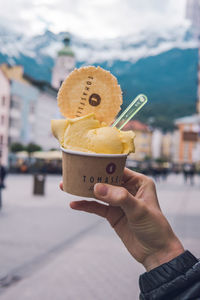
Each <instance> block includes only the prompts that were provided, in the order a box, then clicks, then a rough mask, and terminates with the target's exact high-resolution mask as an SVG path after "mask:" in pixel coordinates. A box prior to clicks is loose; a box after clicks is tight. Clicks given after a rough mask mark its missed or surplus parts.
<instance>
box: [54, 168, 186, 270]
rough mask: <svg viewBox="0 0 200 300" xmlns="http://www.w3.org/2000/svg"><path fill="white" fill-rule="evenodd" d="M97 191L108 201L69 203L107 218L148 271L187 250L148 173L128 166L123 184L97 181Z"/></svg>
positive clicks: (72, 206) (98, 194)
mask: <svg viewBox="0 0 200 300" xmlns="http://www.w3.org/2000/svg"><path fill="white" fill-rule="evenodd" d="M60 187H61V189H62V183H61V184H60ZM94 194H95V197H96V198H97V199H98V200H101V201H102V202H104V203H106V204H102V203H99V202H97V201H86V200H82V201H74V202H71V203H70V207H71V208H72V209H75V210H81V211H85V212H88V213H94V214H97V215H99V216H101V217H104V218H106V219H107V220H108V222H109V223H110V224H111V226H112V227H113V228H114V230H115V231H116V233H117V234H118V236H119V237H120V238H121V240H122V241H123V243H124V245H125V246H126V248H127V249H128V251H129V252H130V254H131V255H132V256H133V257H134V258H135V259H136V260H137V261H138V262H140V263H142V264H143V265H144V267H145V268H146V270H147V271H150V270H151V269H153V268H155V267H157V266H159V265H161V264H163V263H165V262H167V261H170V260H171V259H173V258H175V257H176V256H178V255H180V254H181V253H183V252H184V249H183V246H182V244H181V242H180V241H179V240H178V238H177V237H176V235H175V234H174V232H173V230H172V228H171V227H170V225H169V223H168V221H167V220H166V218H165V217H164V215H163V214H162V212H161V209H160V207H159V203H158V199H157V195H156V188H155V184H154V182H153V180H151V179H150V178H148V177H147V176H144V175H142V174H140V173H136V172H133V171H131V170H129V169H127V168H125V170H124V176H123V186H122V187H117V186H112V185H109V184H103V183H98V184H96V185H95V187H94Z"/></svg>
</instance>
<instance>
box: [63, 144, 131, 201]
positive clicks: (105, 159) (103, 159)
mask: <svg viewBox="0 0 200 300" xmlns="http://www.w3.org/2000/svg"><path fill="white" fill-rule="evenodd" d="M61 150H62V174H63V190H64V191H65V192H67V193H69V194H73V195H76V196H82V197H89V198H94V185H95V183H99V182H100V183H108V184H112V185H118V186H120V185H121V182H122V176H123V171H124V167H125V163H126V158H127V154H98V153H87V152H79V151H72V150H68V149H64V148H62V147H61Z"/></svg>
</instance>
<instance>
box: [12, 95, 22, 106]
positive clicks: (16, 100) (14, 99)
mask: <svg viewBox="0 0 200 300" xmlns="http://www.w3.org/2000/svg"><path fill="white" fill-rule="evenodd" d="M10 107H11V108H17V109H19V108H20V98H19V97H17V96H15V95H13V96H12V98H11V101H10Z"/></svg>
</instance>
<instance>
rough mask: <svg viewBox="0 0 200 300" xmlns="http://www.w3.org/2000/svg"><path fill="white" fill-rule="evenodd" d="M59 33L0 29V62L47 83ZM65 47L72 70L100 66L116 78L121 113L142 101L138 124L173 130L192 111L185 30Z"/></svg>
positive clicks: (193, 57)
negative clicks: (31, 34)
mask: <svg viewBox="0 0 200 300" xmlns="http://www.w3.org/2000/svg"><path fill="white" fill-rule="evenodd" d="M65 34H66V33H63V32H61V33H59V34H54V33H52V32H51V31H46V32H45V33H44V34H42V35H40V36H34V37H25V36H23V35H19V34H17V35H16V34H14V33H12V32H9V33H8V34H6V29H5V30H4V31H3V33H2V30H1V29H0V63H3V62H6V63H9V64H11V65H13V64H21V65H23V66H24V71H25V73H27V74H28V75H30V76H32V77H33V78H35V79H38V80H45V81H48V82H50V81H51V71H52V68H53V65H54V59H55V57H56V53H57V51H58V50H60V48H61V47H62V39H63V38H64V36H65ZM71 43H72V48H73V49H74V52H75V54H76V58H77V64H76V66H77V67H80V66H84V65H88V64H92V65H100V66H101V67H103V68H105V69H107V70H110V71H111V72H112V73H113V74H114V75H115V76H116V77H117V79H118V81H119V84H120V85H121V87H122V90H123V98H124V104H123V107H122V109H123V108H124V107H125V106H127V105H128V104H129V102H130V101H131V100H132V99H133V98H134V97H135V96H136V95H137V94H139V93H145V94H146V95H147V96H148V98H149V103H148V104H147V105H146V106H145V108H144V109H143V110H142V112H141V113H139V114H138V115H137V118H139V119H141V120H142V121H145V122H147V123H151V124H153V125H155V126H160V127H162V128H164V129H167V128H173V120H174V118H177V117H181V116H184V115H185V114H191V113H194V112H195V101H196V93H197V63H198V51H197V45H196V42H195V41H194V40H193V37H192V34H191V33H190V31H189V29H188V28H182V27H179V28H177V31H176V30H174V31H173V32H165V33H162V34H161V35H159V34H158V33H151V34H150V33H144V32H143V33H141V34H140V35H139V36H134V37H129V38H128V37H126V38H125V37H124V38H117V39H114V40H107V41H104V42H103V41H97V40H92V41H91V40H83V39H80V38H78V37H77V36H74V35H72V36H71ZM164 112H165V113H164ZM152 120H153V121H152Z"/></svg>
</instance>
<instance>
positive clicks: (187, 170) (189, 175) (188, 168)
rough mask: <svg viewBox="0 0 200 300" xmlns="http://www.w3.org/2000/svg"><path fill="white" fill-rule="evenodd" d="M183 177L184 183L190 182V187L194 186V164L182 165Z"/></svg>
mask: <svg viewBox="0 0 200 300" xmlns="http://www.w3.org/2000/svg"><path fill="white" fill-rule="evenodd" d="M183 175H184V182H185V183H188V182H190V184H191V185H193V184H194V175H195V165H194V164H189V163H187V164H184V165H183Z"/></svg>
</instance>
